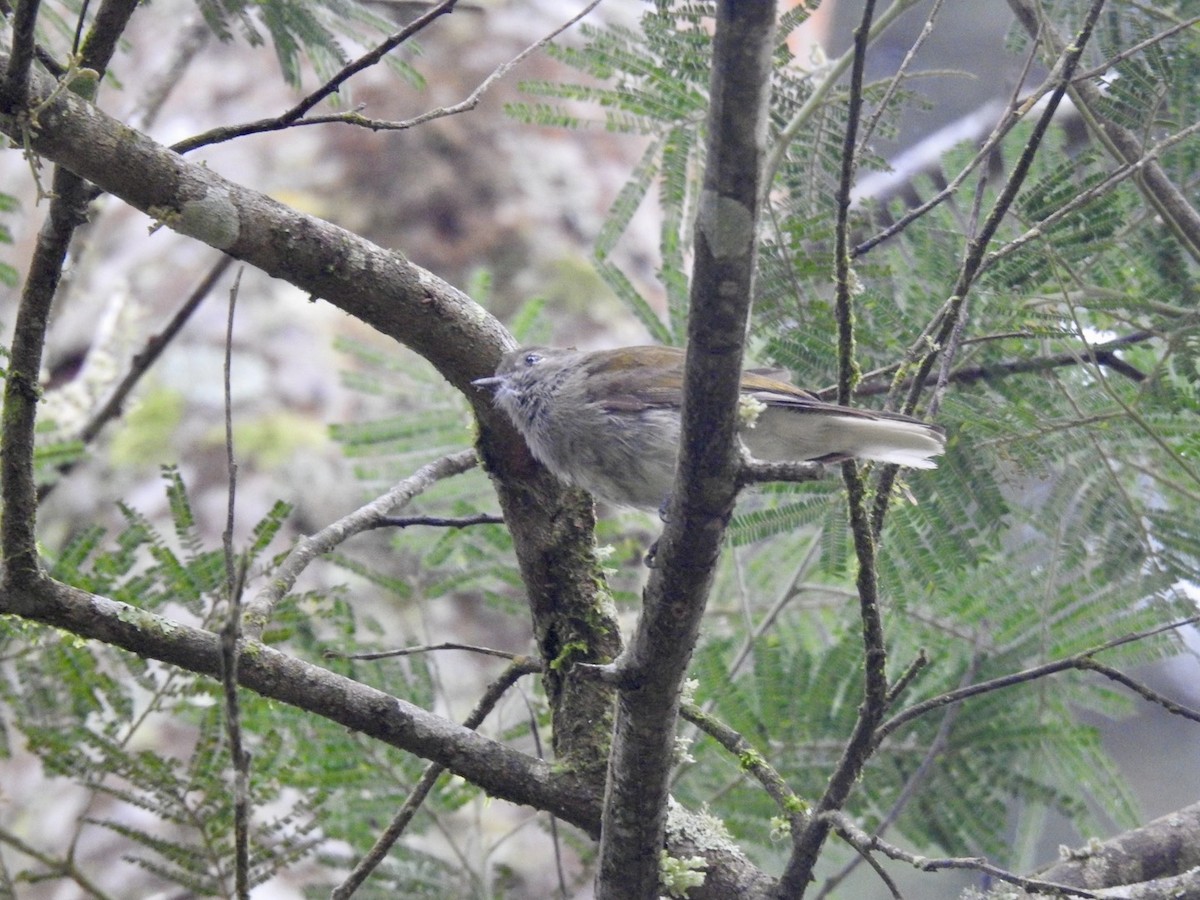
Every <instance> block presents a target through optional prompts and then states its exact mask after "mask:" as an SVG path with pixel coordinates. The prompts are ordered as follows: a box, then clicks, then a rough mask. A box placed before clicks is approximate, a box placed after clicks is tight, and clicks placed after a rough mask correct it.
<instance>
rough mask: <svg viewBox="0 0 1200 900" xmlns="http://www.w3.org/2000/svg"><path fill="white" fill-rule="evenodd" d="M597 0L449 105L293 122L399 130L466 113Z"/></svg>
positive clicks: (355, 113) (596, 4)
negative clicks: (414, 112) (408, 113)
mask: <svg viewBox="0 0 1200 900" xmlns="http://www.w3.org/2000/svg"><path fill="white" fill-rule="evenodd" d="M600 3H601V0H591V2H590V3H589V4H588V5H587V6H585V7H584V8H583V9H582V10H580V11H579V12H578V13H576V14H575V15H574V16H572V17H571V18H570V19H568V20H567V21H566V22H564V23H563V24H562V25H560V26H558V27H557V28H555V29H554V30H553V31H552V32H550V33H549V34H547V35H546V36H545V37H543V38H541V39H539V40H537V41H535V42H534V43H532V44H530V45H529V46H528V47H526V48H525V49H524V50H522V51H521V52H520V53H518V54H517V55H516V56H514V57H513V58H512V59H510V60H509V61H508V62H506V63H503V64H501V65H499V66H497V67H496V69H495V70H494V71H493V72H492V74H491V75H489V76H488V77H487V78H485V79H484V80H483V81H481V82H480V83H479V86H478V87H476V88H475V90H473V91H471V93H470V94H468V95H467V96H466V98H465V99H463V100H460V101H459V102H458V103H455V104H454V105H452V106H439V107H437V108H436V109H431V110H428V111H427V112H423V113H421V114H420V115H419V116H414V117H413V118H411V119H403V120H401V121H392V120H389V119H369V118H367V117H366V116H362V115H359V114H358V113H357V112H351V113H347V114H345V115H340V116H339V115H329V116H314V117H312V118H309V119H304V120H302V121H299V122H296V123H295V124H297V125H323V124H327V123H333V122H347V123H349V124H351V125H359V126H361V127H363V128H370V129H371V130H373V131H403V130H405V129H408V128H415V127H416V126H417V125H424V124H425V123H426V122H432V121H433V120H434V119H443V118H445V117H446V116H455V115H458V114H459V113H464V112H469V111H470V110H472V109H474V108H475V107H477V106H478V105H479V102H480V101H481V100H482V99H483V95H484V94H486V93H487V92H488V90H490V89H491V87H492V85H494V84H495V83H496V82H497V81H499V80H500V79H501V78H503V77H504V76H505V75H507V74H508V73H509V72H511V71H512V70H513V69H514V68H515V67H516V66H518V65H520V64H521V63H522V62H524V61H525V60H526V59H527V58H528V57H529V56H530V55H532V54H534V53H536V52H537V51H538V50H540V49H542V48H543V47H545V46H546V45H547V44H549V43H550V42H551V41H552V40H554V39H555V38H556V37H558V36H559V35H560V34H562V33H563V32H564V31H566V30H567V29H568V28H570V27H571V26H572V25H574V24H575V23H577V22H578V21H579V20H580V19H582V18H584V16H586V15H587V14H588V13H590V12H591V11H592V10H593V9H595V8H596V7H597V6H599V5H600Z"/></svg>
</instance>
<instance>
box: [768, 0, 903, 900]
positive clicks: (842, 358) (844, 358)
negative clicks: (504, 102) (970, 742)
mask: <svg viewBox="0 0 1200 900" xmlns="http://www.w3.org/2000/svg"><path fill="white" fill-rule="evenodd" d="M895 5H899V4H895ZM874 15H875V3H874V0H866V2H865V4H864V6H863V12H862V19H861V21H860V23H859V25H858V28H857V29H855V32H854V62H853V65H852V66H851V71H850V89H849V90H850V94H849V101H848V105H847V112H846V118H847V123H846V133H845V137H844V138H843V141H842V168H841V175H840V180H839V183H838V190H837V221H836V226H835V235H834V240H835V244H836V249H835V252H834V265H835V273H834V279H835V311H836V318H837V330H838V344H837V353H838V382H837V401H838V403H840V404H843V405H844V404H847V403H849V401H850V397H851V395H852V393H853V389H854V384H855V382H856V381H857V378H858V375H859V371H858V363H857V358H856V353H855V347H854V293H855V286H854V285H853V284H852V278H853V277H854V276H853V273H852V271H851V260H850V193H851V189H852V187H853V184H854V173H855V171H856V169H857V166H858V137H857V136H858V127H859V123H860V119H861V116H862V102H863V76H864V72H865V69H866V55H867V44H868V39H869V35H870V29H871V22H872V20H873V18H874ZM842 478H843V480H844V481H845V484H846V494H847V498H846V502H847V506H848V510H849V514H850V526H851V531H852V535H853V539H854V551H855V556H856V558H857V562H858V575H857V578H856V585H855V586H856V588H857V590H858V602H859V619H860V622H861V628H862V643H863V674H864V679H863V682H864V683H863V699H862V704H861V705H860V707H859V710H858V716H857V718H856V721H855V724H854V729H853V731H852V732H851V734H850V737H849V739H848V740H847V741H846V745H845V747H844V748H843V750H842V754H841V758H840V759H839V760H838V762H837V765H836V766H835V767H834V770H833V772H832V773H830V776H829V780H828V781H827V782H826V785H825V790H824V792H823V793H822V795H821V797H820V799H819V800H818V801H817V804H816V807H815V814H814V815H813V816H812V817H811V818H809V819H808V820H807V821H806V822H804V823H803V827H802V828H800V829H798V830H795V831H793V833H792V841H793V846H792V853H791V857H790V858H789V859H788V861H787V865H786V867H785V869H784V872H783V875H782V876H781V877H780V880H779V892H780V894H781V895H782V896H800V895H801V894H802V893H803V892H804V888H805V887H806V886H807V884H808V882H809V881H810V880H811V879H812V871H813V867H814V866H815V865H816V862H817V858H818V856H819V854H820V852H821V848H822V847H823V846H824V844H825V840H826V838H827V837H828V834H829V821H828V820H827V819H826V818H824V816H823V815H821V814H822V813H824V812H827V811H829V810H836V809H841V808H842V806H844V805H845V802H846V799H847V797H848V796H849V795H850V791H851V790H852V788H853V786H854V784H855V783H856V782H857V781H858V778H859V776H860V775H861V773H862V770H863V766H864V765H866V761H867V759H868V758H869V756H870V754H871V750H872V746H873V745H872V741H871V735H872V734H873V733H874V731H875V728H876V726H877V725H878V723H879V721H880V720H881V719H882V717H883V714H884V711H885V710H886V707H887V692H888V683H887V647H886V643H885V640H884V634H883V622H882V618H881V616H880V610H879V591H878V582H877V572H876V564H875V536H874V533H873V531H872V528H871V522H870V518H869V515H868V510H867V500H866V485H865V481H864V478H863V474H862V472H861V471H860V470H859V468H858V464H857V463H855V462H854V461H853V460H848V461H847V462H845V463H843V464H842Z"/></svg>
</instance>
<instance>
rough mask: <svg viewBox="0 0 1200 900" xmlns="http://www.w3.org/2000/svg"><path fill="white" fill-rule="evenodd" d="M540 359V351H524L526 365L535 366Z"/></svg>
mask: <svg viewBox="0 0 1200 900" xmlns="http://www.w3.org/2000/svg"><path fill="white" fill-rule="evenodd" d="M541 361H542V354H540V353H526V354H525V365H526V366H536V365H537V364H538V363H540V362H541Z"/></svg>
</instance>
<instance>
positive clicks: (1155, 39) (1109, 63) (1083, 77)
mask: <svg viewBox="0 0 1200 900" xmlns="http://www.w3.org/2000/svg"><path fill="white" fill-rule="evenodd" d="M1197 24H1200V16H1192V17H1191V18H1190V19H1184V20H1183V21H1182V22H1176V23H1175V24H1174V25H1172V26H1171V27H1170V28H1164V29H1163V30H1162V31H1160V32H1159V33H1158V34H1155V35H1151V36H1150V37H1148V38H1146V39H1145V40H1144V41H1138V42H1137V43H1136V44H1134V45H1133V46H1131V47H1126V48H1125V49H1123V50H1122V51H1121V52H1120V53H1114V54H1113V55H1112V56H1110V57H1109V58H1108V59H1106V60H1105V61H1104V62H1102V63H1101V64H1100V65H1098V66H1096V67H1095V68H1094V69H1088V70H1087V71H1086V72H1081V73H1080V74H1078V75H1076V76H1075V81H1076V82H1080V81H1091V80H1092V79H1093V78H1099V77H1100V76H1101V75H1106V74H1108V73H1109V72H1110V71H1111V70H1112V67H1113V66H1115V65H1117V64H1118V63H1121V62H1124V61H1125V60H1127V59H1129V57H1131V56H1134V55H1136V54H1138V53H1141V52H1142V51H1143V50H1145V49H1146V48H1148V47H1153V46H1154V45H1155V44H1158V43H1161V42H1162V41H1165V40H1166V39H1167V38H1169V37H1171V36H1172V35H1175V34H1178V33H1179V32H1181V31H1187V30H1188V29H1189V28H1191V27H1193V26H1194V25H1197Z"/></svg>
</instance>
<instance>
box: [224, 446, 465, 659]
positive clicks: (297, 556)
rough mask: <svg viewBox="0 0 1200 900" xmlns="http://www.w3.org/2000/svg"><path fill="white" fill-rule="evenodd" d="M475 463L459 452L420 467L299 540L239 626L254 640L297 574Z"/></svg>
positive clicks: (250, 604)
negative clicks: (321, 556) (427, 490)
mask: <svg viewBox="0 0 1200 900" xmlns="http://www.w3.org/2000/svg"><path fill="white" fill-rule="evenodd" d="M478 464H479V460H478V459H477V458H476V456H475V451H474V450H461V451H459V452H458V453H454V454H451V455H450V456H443V457H442V458H441V459H437V460H434V461H433V462H431V463H428V464H427V465H424V466H422V467H421V468H419V469H418V470H417V471H416V472H414V473H413V474H412V475H410V476H409V477H408V478H405V479H404V480H403V481H401V482H399V483H398V484H396V485H395V486H394V487H393V488H392V489H391V490H389V491H388V492H387V493H386V494H383V495H382V496H380V497H376V498H375V499H374V500H372V501H371V502H370V503H368V504H366V505H365V506H362V507H359V508H358V509H356V510H355V511H354V512H352V513H349V514H348V515H345V516H343V517H342V518H340V519H338V520H337V521H336V522H333V523H332V524H330V525H326V526H325V527H324V528H322V529H321V530H320V531H318V532H317V533H316V534H314V535H312V536H311V537H302V538H300V540H298V541H297V542H296V546H295V547H293V548H292V550H291V552H290V553H288V555H287V558H286V559H284V561H283V562H282V563H281V564H280V566H279V569H278V570H277V571H276V572H275V577H273V578H272V579H271V580H270V582H269V583H268V584H267V585H265V586H264V587H263V588H262V590H260V591H259V592H258V593H257V594H256V595H255V596H254V599H253V600H251V601H250V602H249V603H247V604H246V611H245V615H244V616H243V622H242V627H243V628H244V629H245V632H246V635H247V636H248V637H252V638H257V637H258V636H259V635H261V634H262V630H263V628H264V627H265V626H266V624H267V622H268V621H270V618H271V613H272V612H273V611H274V609H275V605H276V604H277V603H279V601H281V600H282V599H283V598H284V595H286V594H287V592H288V591H290V590H291V589H292V586H293V585H294V584H295V583H296V579H297V578H299V577H300V573H301V572H303V571H304V570H305V569H306V568H308V565H309V563H311V562H312V561H313V560H314V559H316V558H317V557H318V556H320V555H321V554H322V553H327V552H328V551H330V550H332V549H333V548H334V547H336V546H338V544H341V543H342V542H343V541H345V540H346V539H347V538H350V537H352V536H353V535H356V534H359V533H360V532H363V531H366V530H368V529H370V528H373V527H375V524H374V523H375V522H377V521H378V520H379V518H380V517H382V516H383V515H384V514H385V513H387V512H388V511H389V510H391V509H393V508H394V507H396V506H403V505H405V504H407V503H408V502H409V501H410V500H412V499H413V497H415V496H417V495H418V494H420V493H422V492H423V491H425V490H426V489H427V488H429V487H431V486H432V485H433V484H435V483H436V482H438V481H441V480H442V479H445V478H450V477H452V476H454V475H461V474H462V473H463V472H466V471H468V470H469V469H473V468H474V467H475V466H477V465H478Z"/></svg>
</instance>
